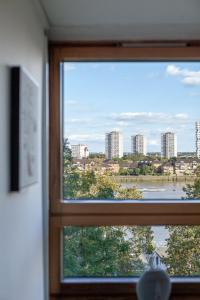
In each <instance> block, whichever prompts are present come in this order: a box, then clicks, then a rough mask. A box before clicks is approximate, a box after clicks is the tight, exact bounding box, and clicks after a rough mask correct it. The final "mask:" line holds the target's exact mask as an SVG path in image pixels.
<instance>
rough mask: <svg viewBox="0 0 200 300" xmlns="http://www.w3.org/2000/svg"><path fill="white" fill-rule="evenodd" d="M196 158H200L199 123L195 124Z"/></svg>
mask: <svg viewBox="0 0 200 300" xmlns="http://www.w3.org/2000/svg"><path fill="white" fill-rule="evenodd" d="M195 125H196V156H197V157H198V158H200V121H198V122H196V124H195Z"/></svg>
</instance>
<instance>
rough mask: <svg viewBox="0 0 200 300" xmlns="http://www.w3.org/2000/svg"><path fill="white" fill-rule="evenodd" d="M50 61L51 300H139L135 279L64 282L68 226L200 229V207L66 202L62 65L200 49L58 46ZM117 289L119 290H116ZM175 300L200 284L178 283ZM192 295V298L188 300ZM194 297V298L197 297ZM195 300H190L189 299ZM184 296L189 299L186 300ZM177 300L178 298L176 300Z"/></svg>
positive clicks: (167, 56)
mask: <svg viewBox="0 0 200 300" xmlns="http://www.w3.org/2000/svg"><path fill="white" fill-rule="evenodd" d="M49 57H50V83H49V86H50V103H49V120H50V123H49V124H50V125H49V126H50V130H49V131H50V136H49V159H50V162H49V171H50V172H49V173H50V175H49V196H50V215H49V221H50V242H49V247H50V261H49V266H50V267H49V270H50V295H51V299H52V300H53V299H70V298H73V297H76V299H78V298H77V297H94V296H96V297H97V296H102V297H104V298H106V297H111V296H112V295H114V296H115V297H117V296H119V297H121V296H122V294H123V295H124V296H123V299H134V298H133V297H134V293H133V286H135V280H134V279H127V280H120V279H106V281H105V280H99V282H97V281H96V280H94V279H90V282H89V283H88V281H84V280H75V281H63V280H62V279H61V270H60V268H61V229H62V228H63V227H64V226H67V225H78V226H98V225H99V226H101V225H163V224H164V225H200V203H197V201H195V200H194V201H192V200H191V201H184V202H181V203H180V201H177V200H174V201H172V200H170V201H167V200H165V201H163V200H160V201H159V200H156V201H153V200H152V201H148V202H147V201H146V202H141V201H138V200H136V201H130V200H127V201H120V200H117V201H104V200H102V201H79V200H73V201H63V199H62V193H61V182H62V174H61V171H62V170H61V157H62V156H61V155H62V154H61V152H62V146H61V132H62V130H61V123H62V118H61V116H62V107H61V103H60V102H61V101H60V99H61V84H60V79H61V76H60V64H61V63H62V62H64V61H69V62H71V61H91V62H92V61H104V62H105V61H146V62H148V61H149V62H150V61H200V47H198V46H192V45H190V46H188V47H182V46H168V47H167V46H166V47H159V46H156V47H148V46H145V47H131V48H129V47H119V45H118V44H116V45H112V44H111V45H98V46H95V45H81V46H77V45H73V46H70V45H65V44H52V45H50V48H49ZM113 288H114V289H113ZM172 295H174V296H175V297H177V298H176V299H179V298H178V297H179V296H180V297H181V298H180V299H197V298H195V297H199V296H200V281H199V280H196V281H194V280H189V279H188V280H187V281H184V282H183V281H181V280H178V279H176V280H175V279H174V281H173V289H172ZM188 295H190V296H188ZM192 295H193V296H192ZM187 296H188V297H192V298H186V297H187ZM183 297H184V298H183ZM173 299H175V298H173Z"/></svg>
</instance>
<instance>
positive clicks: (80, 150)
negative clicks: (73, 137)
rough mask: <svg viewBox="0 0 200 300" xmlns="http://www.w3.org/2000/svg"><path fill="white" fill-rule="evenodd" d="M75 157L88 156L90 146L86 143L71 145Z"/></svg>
mask: <svg viewBox="0 0 200 300" xmlns="http://www.w3.org/2000/svg"><path fill="white" fill-rule="evenodd" d="M71 150H72V157H73V158H79V159H81V158H87V157H88V156H89V151H88V146H87V145H85V144H78V145H71Z"/></svg>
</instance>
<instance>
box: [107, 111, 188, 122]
mask: <svg viewBox="0 0 200 300" xmlns="http://www.w3.org/2000/svg"><path fill="white" fill-rule="evenodd" d="M111 118H112V119H113V120H116V121H117V122H131V121H134V122H142V123H147V122H149V123H156V122H158V121H159V122H163V123H171V122H175V121H180V122H181V121H186V120H188V118H189V117H188V115H187V114H185V113H178V114H174V115H173V114H166V113H162V112H158V113H153V112H122V113H112V114H111Z"/></svg>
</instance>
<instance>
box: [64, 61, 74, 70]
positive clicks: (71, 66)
mask: <svg viewBox="0 0 200 300" xmlns="http://www.w3.org/2000/svg"><path fill="white" fill-rule="evenodd" d="M75 69H76V67H75V64H73V63H64V71H65V72H70V71H73V70H75Z"/></svg>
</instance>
